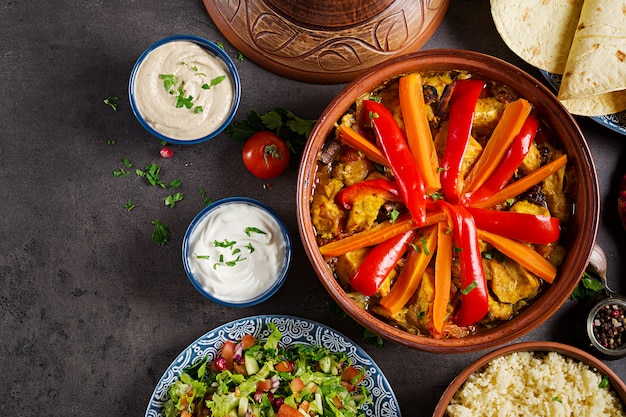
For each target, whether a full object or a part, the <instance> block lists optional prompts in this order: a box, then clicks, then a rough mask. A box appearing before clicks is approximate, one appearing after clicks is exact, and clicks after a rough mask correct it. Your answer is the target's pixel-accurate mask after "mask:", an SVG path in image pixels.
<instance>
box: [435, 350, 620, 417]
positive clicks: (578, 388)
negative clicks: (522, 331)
mask: <svg viewBox="0 0 626 417" xmlns="http://www.w3.org/2000/svg"><path fill="white" fill-rule="evenodd" d="M446 415H447V416H448V417H491V416H493V417H496V416H497V417H504V416H506V417H511V416H550V417H569V416H572V417H573V416H576V417H584V416H626V414H625V413H624V410H623V405H622V402H621V400H620V398H619V397H618V396H617V394H616V393H615V392H614V391H613V390H612V389H611V386H610V385H609V384H608V380H606V378H605V377H604V376H603V375H601V374H600V373H598V372H597V371H596V370H594V369H592V368H590V367H589V366H588V365H586V364H584V363H582V362H580V361H577V360H575V359H573V358H570V357H566V356H563V355H561V354H559V353H556V352H547V353H545V352H515V353H511V354H508V355H504V356H501V357H499V358H496V359H494V360H492V361H491V362H490V363H489V364H488V365H487V366H486V367H485V368H484V369H483V370H481V371H478V372H475V373H473V374H472V375H470V377H469V378H468V379H467V381H466V382H465V384H463V386H462V387H461V389H460V390H459V391H458V392H457V393H456V394H455V395H454V397H453V398H452V400H451V402H450V404H449V405H448V408H447V414H446Z"/></svg>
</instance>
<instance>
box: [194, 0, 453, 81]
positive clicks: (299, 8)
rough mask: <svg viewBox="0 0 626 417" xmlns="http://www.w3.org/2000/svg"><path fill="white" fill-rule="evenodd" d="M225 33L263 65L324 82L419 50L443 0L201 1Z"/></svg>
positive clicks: (438, 19)
mask: <svg viewBox="0 0 626 417" xmlns="http://www.w3.org/2000/svg"><path fill="white" fill-rule="evenodd" d="M203 1H204V5H205V7H206V9H207V11H208V12H209V15H210V16H211V19H213V21H214V22H215V24H216V26H217V27H218V29H219V30H220V31H221V32H222V33H223V34H224V36H225V37H226V38H227V39H228V40H229V41H230V43H232V44H233V46H234V47H235V48H237V49H238V50H239V51H240V52H242V53H243V54H244V55H245V56H246V58H248V59H251V60H252V61H254V62H256V63H257V64H259V65H260V66H262V67H264V68H265V69H267V70H269V71H272V72H274V73H276V74H279V75H282V76H284V77H288V78H292V79H296V80H300V81H305V82H312V83H323V84H338V83H344V82H349V81H352V80H353V79H354V78H355V77H356V76H358V75H359V74H361V73H362V72H364V71H365V70H367V69H369V68H371V67H373V66H375V65H377V64H379V63H381V62H383V61H385V60H387V59H389V58H391V57H394V56H397V55H401V54H405V53H408V52H414V51H416V50H418V49H419V48H420V47H421V46H422V45H424V43H426V41H427V40H428V39H429V38H430V37H431V36H432V34H433V33H434V31H435V30H436V29H437V27H438V26H439V24H440V23H441V20H442V19H443V17H444V16H445V13H446V11H447V9H448V4H449V0H229V1H215V0H203Z"/></svg>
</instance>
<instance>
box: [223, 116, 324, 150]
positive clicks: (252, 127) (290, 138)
mask: <svg viewBox="0 0 626 417" xmlns="http://www.w3.org/2000/svg"><path fill="white" fill-rule="evenodd" d="M316 121H317V120H310V119H303V118H301V117H298V116H296V115H295V114H294V113H292V112H291V111H289V110H287V109H285V108H282V107H278V108H276V109H274V110H272V111H268V112H267V113H263V114H259V113H257V112H256V111H254V110H252V111H250V113H249V114H248V117H247V118H246V119H244V120H240V121H238V122H235V123H232V124H231V125H230V126H228V127H227V128H226V130H225V131H224V132H225V133H226V134H227V135H228V137H229V138H230V139H232V140H237V141H245V140H247V139H248V138H249V137H250V136H252V135H254V134H255V133H257V132H262V131H267V130H269V131H271V132H273V133H275V134H276V135H277V136H279V137H280V138H281V139H283V140H284V141H285V143H286V144H287V147H288V148H289V150H290V151H291V152H292V153H293V154H295V155H300V154H301V153H302V150H303V149H304V145H305V144H306V141H307V139H308V137H309V135H310V134H311V130H312V129H313V126H314V125H315V122H316ZM294 159H296V158H294Z"/></svg>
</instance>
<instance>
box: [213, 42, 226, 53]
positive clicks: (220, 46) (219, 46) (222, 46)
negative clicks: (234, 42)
mask: <svg viewBox="0 0 626 417" xmlns="http://www.w3.org/2000/svg"><path fill="white" fill-rule="evenodd" d="M215 44H216V45H217V47H218V48H220V49H221V50H222V51H225V50H226V49H224V44H223V43H222V42H215Z"/></svg>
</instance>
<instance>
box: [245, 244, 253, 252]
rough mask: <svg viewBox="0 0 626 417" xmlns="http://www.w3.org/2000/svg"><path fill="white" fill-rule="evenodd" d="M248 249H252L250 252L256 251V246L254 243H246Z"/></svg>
mask: <svg viewBox="0 0 626 417" xmlns="http://www.w3.org/2000/svg"><path fill="white" fill-rule="evenodd" d="M246 249H248V250H249V251H250V253H252V252H254V251H255V249H254V246H252V243H248V244H247V245H246Z"/></svg>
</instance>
